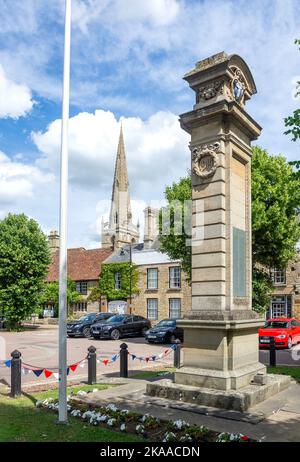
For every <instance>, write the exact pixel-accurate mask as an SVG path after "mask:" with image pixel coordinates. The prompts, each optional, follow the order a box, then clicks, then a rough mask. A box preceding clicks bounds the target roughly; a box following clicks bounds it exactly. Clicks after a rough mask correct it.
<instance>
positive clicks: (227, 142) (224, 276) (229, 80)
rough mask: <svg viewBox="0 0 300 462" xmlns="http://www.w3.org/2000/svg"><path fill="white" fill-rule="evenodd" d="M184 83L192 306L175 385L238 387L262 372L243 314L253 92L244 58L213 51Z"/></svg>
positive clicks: (250, 320)
mask: <svg viewBox="0 0 300 462" xmlns="http://www.w3.org/2000/svg"><path fill="white" fill-rule="evenodd" d="M184 79H185V80H186V81H187V82H188V83H189V85H190V87H191V88H192V89H193V90H194V92H195V96H196V102H195V105H194V107H193V110H192V111H191V112H187V113H185V114H182V115H181V116H180V123H181V127H182V128H183V129H184V130H185V131H187V132H188V133H189V134H190V135H191V143H190V149H191V158H192V159H191V160H192V165H191V170H192V188H193V191H192V200H193V230H192V306H191V311H190V313H189V315H188V319H185V320H183V321H181V323H180V324H181V326H182V327H183V328H184V336H185V342H184V343H185V348H184V358H183V367H182V368H181V369H179V370H178V371H177V372H176V374H175V382H176V383H180V384H186V385H200V386H206V387H213V388H217V389H222V390H229V389H239V388H241V387H243V386H245V385H247V384H249V383H250V381H251V380H252V379H253V377H254V376H255V374H256V373H257V372H259V371H262V372H263V371H265V367H264V366H263V365H262V364H260V363H259V360H258V334H257V331H258V328H259V327H260V326H261V325H262V320H261V319H258V316H257V315H256V313H254V312H253V311H252V309H251V293H252V289H251V285H252V281H251V271H252V264H251V146H250V145H251V142H252V141H253V140H256V139H257V138H258V136H259V135H260V132H261V127H260V126H259V125H258V124H257V123H256V122H255V121H254V120H253V119H252V118H251V117H250V115H249V114H248V113H247V111H246V108H245V105H246V102H247V100H249V99H250V98H251V97H252V95H253V94H255V93H256V87H255V83H254V80H253V77H252V75H251V73H250V70H249V68H248V66H247V64H246V63H245V61H244V60H243V59H242V58H240V57H239V56H237V55H231V56H228V55H227V54H225V53H218V54H217V55H214V56H212V57H210V58H208V59H205V60H203V61H200V62H199V63H197V64H196V67H195V68H194V69H193V70H192V71H190V72H188V73H187V74H186V75H185V76H184Z"/></svg>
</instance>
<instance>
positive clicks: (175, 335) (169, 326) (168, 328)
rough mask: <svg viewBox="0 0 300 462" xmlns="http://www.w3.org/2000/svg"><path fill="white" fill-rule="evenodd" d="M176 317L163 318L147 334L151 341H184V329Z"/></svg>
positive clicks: (146, 336)
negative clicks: (178, 323) (178, 324)
mask: <svg viewBox="0 0 300 462" xmlns="http://www.w3.org/2000/svg"><path fill="white" fill-rule="evenodd" d="M176 321H177V320H176V319H163V320H162V321H160V322H159V323H158V324H156V325H155V326H154V327H152V328H151V329H150V330H148V331H147V332H146V334H145V338H146V340H147V341H148V342H149V343H173V342H175V340H177V339H179V340H181V341H183V329H182V328H181V327H177V322H176Z"/></svg>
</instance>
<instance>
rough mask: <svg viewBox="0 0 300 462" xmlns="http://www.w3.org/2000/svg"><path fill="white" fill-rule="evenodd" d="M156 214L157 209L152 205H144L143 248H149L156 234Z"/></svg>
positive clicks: (157, 212)
mask: <svg viewBox="0 0 300 462" xmlns="http://www.w3.org/2000/svg"><path fill="white" fill-rule="evenodd" d="M158 214H159V210H157V209H154V208H152V207H146V208H145V210H144V217H145V230H144V248H145V249H151V247H152V244H153V243H154V241H155V239H156V237H157V236H158Z"/></svg>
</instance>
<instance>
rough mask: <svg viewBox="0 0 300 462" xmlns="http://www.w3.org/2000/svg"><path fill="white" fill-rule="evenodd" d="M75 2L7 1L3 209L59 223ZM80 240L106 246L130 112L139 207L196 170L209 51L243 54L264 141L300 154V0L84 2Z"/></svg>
mask: <svg viewBox="0 0 300 462" xmlns="http://www.w3.org/2000/svg"><path fill="white" fill-rule="evenodd" d="M63 21H64V1H63V0H51V2H49V1H47V0H38V1H37V0H0V151H1V154H0V218H1V217H3V216H5V214H6V213H8V212H9V211H11V212H16V213H20V212H24V213H26V214H28V215H29V216H32V217H33V218H35V219H37V220H38V221H39V223H40V224H41V226H42V228H43V230H44V231H45V232H48V231H49V230H50V229H57V228H58V188H59V175H58V173H59V140H60V114H61V79H62V56H63ZM72 23H73V28H72V77H71V120H70V147H71V152H70V196H69V211H70V219H69V245H70V246H85V247H96V246H99V245H100V236H99V233H100V222H101V215H102V214H103V213H107V210H108V208H109V199H110V195H111V181H112V176H113V168H114V161H115V155H116V148H117V140H118V133H119V126H120V119H122V120H123V126H124V137H125V143H126V148H127V160H128V169H129V175H130V187H131V195H132V198H133V210H134V213H135V216H136V219H137V217H138V216H139V217H140V219H141V221H142V210H143V208H144V207H145V205H146V204H148V203H149V202H151V201H159V200H161V199H162V198H163V191H164V188H165V185H166V184H169V183H170V182H172V181H173V180H176V179H178V178H179V177H180V175H184V174H185V171H186V169H187V167H188V164H189V153H188V149H187V144H188V137H187V135H186V134H185V133H184V132H183V131H182V130H181V129H180V127H179V124H178V115H179V114H180V113H183V112H185V111H188V110H190V109H191V108H192V105H193V99H194V95H193V93H192V91H191V90H190V89H189V88H188V85H187V84H186V82H184V81H183V80H182V76H183V75H184V73H185V72H186V71H187V70H189V69H191V68H192V67H193V66H194V64H195V63H196V62H197V61H199V60H200V59H203V58H206V57H208V56H210V55H212V54H214V53H217V52H219V51H223V50H224V51H226V52H227V53H237V54H240V55H241V56H242V57H243V58H244V59H245V61H246V62H247V63H248V65H249V67H250V69H251V71H252V73H253V76H254V79H255V82H256V85H257V89H258V94H257V95H255V96H254V97H253V99H252V100H251V101H250V102H249V104H248V105H247V110H248V111H249V113H250V114H251V115H252V117H253V118H254V119H255V120H257V122H258V123H259V124H260V125H262V127H263V132H262V135H261V137H260V139H259V141H258V143H259V144H260V145H261V146H263V147H265V148H267V149H268V150H269V152H270V153H273V154H278V153H283V154H285V155H286V156H287V157H288V159H291V160H292V159H299V157H300V155H299V145H297V144H295V143H292V142H291V141H290V139H289V138H288V137H286V136H284V135H283V131H284V125H283V118H284V117H285V116H287V115H289V114H290V113H291V112H292V110H293V109H295V108H296V107H299V100H298V101H297V100H295V98H294V96H293V95H294V93H295V83H296V81H297V80H300V52H299V51H298V49H297V46H296V45H294V44H293V42H294V39H295V38H296V37H299V35H300V32H299V31H300V27H299V26H300V2H299V1H298V0H252V1H251V2H249V1H244V0H209V1H204V0H73V18H72Z"/></svg>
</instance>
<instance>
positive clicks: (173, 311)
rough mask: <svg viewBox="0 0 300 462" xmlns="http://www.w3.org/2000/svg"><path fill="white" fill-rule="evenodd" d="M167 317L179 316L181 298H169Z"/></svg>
mask: <svg viewBox="0 0 300 462" xmlns="http://www.w3.org/2000/svg"><path fill="white" fill-rule="evenodd" d="M169 317H170V318H176V319H178V318H180V317H181V298H170V300H169Z"/></svg>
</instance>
